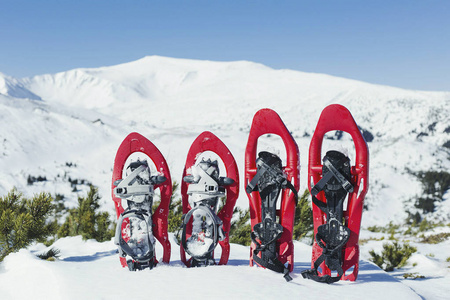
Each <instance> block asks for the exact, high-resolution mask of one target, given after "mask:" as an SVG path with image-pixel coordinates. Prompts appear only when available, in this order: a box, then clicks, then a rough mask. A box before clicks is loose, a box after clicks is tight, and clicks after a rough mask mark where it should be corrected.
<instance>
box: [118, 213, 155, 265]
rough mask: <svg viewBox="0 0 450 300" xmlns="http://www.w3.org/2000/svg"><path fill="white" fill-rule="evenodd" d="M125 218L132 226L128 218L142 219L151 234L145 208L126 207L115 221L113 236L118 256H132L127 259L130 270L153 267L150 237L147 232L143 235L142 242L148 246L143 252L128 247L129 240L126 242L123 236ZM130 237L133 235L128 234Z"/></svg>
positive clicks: (149, 216) (149, 218)
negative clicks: (132, 208)
mask: <svg viewBox="0 0 450 300" xmlns="http://www.w3.org/2000/svg"><path fill="white" fill-rule="evenodd" d="M125 218H128V219H129V222H130V227H131V226H133V225H132V224H131V222H132V221H131V220H130V219H131V218H136V219H138V220H140V221H143V224H145V225H146V230H147V232H148V233H150V234H151V226H150V224H151V215H150V213H149V212H147V211H145V210H142V209H138V210H136V209H134V210H130V209H129V208H127V209H126V210H125V211H124V212H123V213H122V214H121V215H120V217H119V220H118V222H117V226H116V233H115V236H114V244H116V245H117V246H118V249H119V255H120V256H122V257H126V256H127V255H128V256H130V257H131V258H132V260H129V261H127V264H128V268H129V269H130V270H131V271H135V270H142V269H144V268H147V267H149V268H150V269H151V268H153V266H154V256H155V254H154V246H153V243H152V241H151V239H150V234H147V235H146V236H145V237H144V239H145V242H143V243H144V244H145V246H146V247H148V249H146V251H145V253H138V251H136V250H135V249H133V248H132V247H130V245H129V244H128V243H129V241H128V242H127V241H125V239H124V238H123V235H122V224H123V222H124V219H125ZM130 231H131V232H132V229H130ZM131 238H133V237H132V236H130V239H131Z"/></svg>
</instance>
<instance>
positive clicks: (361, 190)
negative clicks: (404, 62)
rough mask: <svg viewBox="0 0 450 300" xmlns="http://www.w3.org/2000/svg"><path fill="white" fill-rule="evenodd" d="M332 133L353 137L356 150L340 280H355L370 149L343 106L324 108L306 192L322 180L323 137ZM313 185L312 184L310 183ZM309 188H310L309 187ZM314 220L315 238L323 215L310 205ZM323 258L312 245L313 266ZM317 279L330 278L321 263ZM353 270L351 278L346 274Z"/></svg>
mask: <svg viewBox="0 0 450 300" xmlns="http://www.w3.org/2000/svg"><path fill="white" fill-rule="evenodd" d="M333 130H340V131H344V132H347V133H349V134H350V135H351V136H352V139H353V143H354V145H355V148H356V162H355V164H354V165H353V166H352V167H351V174H352V180H351V182H352V184H353V186H354V191H353V192H352V193H350V194H349V195H348V202H347V203H348V205H347V207H344V219H345V223H346V226H347V227H348V228H349V229H350V238H349V240H348V242H347V244H345V246H344V248H343V256H342V257H343V266H342V269H343V270H344V275H343V276H342V278H341V279H342V280H350V281H354V280H356V278H357V276H358V269H359V246H358V239H359V230H360V226H361V216H362V211H363V203H364V197H365V195H366V193H367V190H368V188H369V149H368V147H367V143H366V141H365V140H364V137H363V136H362V135H361V132H360V131H359V128H358V125H356V122H355V120H354V119H353V117H352V115H351V113H350V112H349V111H348V110H347V108H345V107H344V106H342V105H339V104H332V105H329V106H327V107H326V108H325V109H324V110H323V111H322V114H321V115H320V118H319V121H318V123H317V127H316V130H315V131H314V135H313V137H312V140H311V144H310V147H309V164H308V180H309V184H308V188H309V190H310V191H311V188H312V186H314V185H315V184H316V183H317V182H318V181H319V180H320V179H321V178H322V163H321V162H322V142H323V138H324V135H325V133H327V132H329V131H333ZM312 182H313V183H312ZM311 185H312V186H311ZM317 198H318V199H319V200H320V201H322V202H325V203H326V199H325V194H324V192H323V191H322V192H320V193H319V194H318V195H317ZM313 217H314V235H316V233H317V228H318V227H319V226H320V225H323V224H325V223H326V214H325V213H324V212H322V211H321V210H320V209H319V208H318V207H317V206H316V205H313ZM321 254H322V248H320V247H319V246H318V245H317V243H316V241H314V244H313V251H312V262H311V265H312V266H313V267H314V262H315V261H316V260H317V258H319V256H320V255H321ZM320 267H321V269H322V272H319V275H320V276H323V275H330V274H331V272H330V270H329V269H328V268H327V267H326V266H325V263H323V264H322V265H321V266H320ZM352 267H353V271H352V272H351V273H350V274H345V271H348V270H349V269H351V268H352Z"/></svg>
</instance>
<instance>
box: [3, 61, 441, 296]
mask: <svg viewBox="0 0 450 300" xmlns="http://www.w3.org/2000/svg"><path fill="white" fill-rule="evenodd" d="M331 103H339V104H342V105H345V106H346V107H347V108H348V109H349V110H350V111H351V112H352V114H353V116H354V118H355V120H356V122H357V123H358V125H359V126H360V127H361V128H362V129H363V130H364V131H366V132H370V134H371V135H372V136H373V141H371V142H370V143H369V149H370V155H371V156H370V188H369V193H368V195H367V197H366V205H367V207H368V211H365V212H364V216H363V227H367V226H371V225H385V224H387V223H388V222H389V221H394V222H398V223H402V222H403V221H404V219H405V217H406V212H405V210H406V209H410V208H411V207H412V205H413V201H412V199H413V198H414V197H415V196H416V195H419V194H420V193H421V185H420V183H419V182H418V180H417V179H416V178H415V177H414V176H412V175H411V174H409V173H408V172H407V169H411V170H413V171H420V170H430V169H432V170H449V169H450V161H449V149H448V148H446V147H443V145H444V144H445V143H446V142H448V141H450V92H422V91H410V90H403V89H398V88H393V87H387V86H380V85H373V84H369V83H365V82H360V81H355V80H349V79H344V78H338V77H333V76H329V75H325V74H313V73H304V72H298V71H292V70H274V69H271V68H268V67H266V66H263V65H260V64H256V63H252V62H247V61H239V62H211V61H198V60H185V59H173V58H166V57H159V56H150V57H145V58H143V59H141V60H138V61H134V62H130V63H126V64H122V65H117V66H111V67H102V68H95V69H76V70H71V71H67V72H62V73H58V74H47V75H41V76H36V77H33V78H23V79H16V78H12V77H9V76H7V75H4V74H1V73H0V119H1V120H2V130H1V131H0V142H1V143H2V144H1V145H2V148H1V152H0V193H1V194H2V195H3V194H5V193H6V192H7V191H9V190H10V189H11V188H12V187H13V186H15V187H17V188H18V189H19V190H20V191H22V192H24V193H25V194H27V195H31V194H33V193H35V192H40V191H48V192H50V193H52V194H63V195H64V196H65V197H66V199H67V203H68V204H69V205H75V203H76V197H77V195H84V194H85V191H86V189H87V186H86V185H83V184H78V185H73V184H71V183H70V181H73V180H74V179H78V180H79V181H81V180H84V182H91V183H93V184H95V185H96V186H98V187H99V189H100V193H101V195H102V196H103V198H102V201H103V207H102V208H103V209H104V210H108V211H110V212H112V211H113V205H112V201H111V199H110V190H109V189H110V180H111V174H112V163H113V160H114V156H115V152H116V150H117V148H118V146H119V145H120V143H121V141H122V140H123V138H124V137H125V136H126V135H127V134H128V133H130V132H132V131H137V132H139V133H141V134H143V135H144V136H146V137H148V138H149V139H150V140H151V141H152V142H153V143H154V144H155V145H156V146H157V147H158V148H159V149H160V150H161V152H162V153H163V155H164V156H165V158H166V160H167V162H168V164H169V167H170V171H171V175H172V180H176V181H178V182H179V181H180V180H181V174H182V170H183V167H184V161H185V158H186V154H187V151H188V149H189V146H190V145H191V143H192V141H193V140H194V139H195V138H196V137H197V136H198V135H199V134H200V133H201V132H202V131H204V130H210V131H212V132H213V133H214V134H216V135H217V136H218V137H219V138H221V139H222V140H223V141H224V143H225V144H226V145H227V146H228V147H229V148H230V150H231V152H232V153H233V155H234V156H235V158H236V161H237V163H238V166H239V169H240V172H241V178H243V177H244V176H243V165H244V149H245V146H246V142H247V138H248V131H249V129H250V125H251V121H252V117H253V115H254V114H255V112H256V111H257V110H259V109H261V108H264V107H269V108H272V109H274V110H275V111H277V112H278V114H279V115H280V116H281V118H282V119H283V121H284V122H285V124H286V126H287V127H288V129H289V130H290V131H291V132H292V134H293V136H294V137H295V139H296V141H297V143H298V145H299V148H300V158H301V167H302V169H301V190H303V189H305V188H306V172H307V153H308V147H309V142H310V136H311V135H312V133H313V131H314V128H315V126H316V122H317V120H318V118H319V115H320V112H321V110H322V109H323V108H324V107H325V106H327V105H328V104H331ZM331 135H332V134H331ZM261 142H262V146H261V149H260V150H262V149H263V148H264V149H269V150H275V151H277V149H276V148H277V147H281V142H280V139H278V138H277V137H274V136H271V137H265V138H262V139H261ZM342 145H344V146H343V147H344V148H346V149H347V150H348V151H349V154H350V157H352V156H353V157H354V150H353V148H352V145H351V141H350V140H349V138H348V137H346V136H344V138H343V140H340V141H336V140H326V141H325V143H324V148H323V150H324V151H325V150H326V149H328V148H336V147H338V148H340V147H342ZM283 151H284V150H281V151H280V152H279V154H280V155H281V157H285V153H284V152H283ZM29 176H32V177H35V178H37V177H38V176H43V177H44V176H45V179H46V180H45V181H41V182H34V183H33V184H32V185H28V184H27V179H28V178H29ZM74 187H75V188H74ZM74 190H76V191H74ZM238 205H239V206H241V207H244V208H246V207H248V200H247V197H246V195H245V192H244V189H243V188H242V187H241V195H240V197H239V199H238ZM433 218H434V219H436V220H443V221H444V222H446V223H449V220H450V199H449V197H448V193H447V195H446V200H445V201H443V202H442V203H441V204H440V207H439V209H438V211H437V212H436V213H435V214H434V215H433ZM60 242H61V243H63V244H62V245H58V247H60V248H61V249H62V250H63V249H64V250H65V249H66V248H67V249H68V248H70V247H74V248H76V250H74V251H75V253H73V254H70V253H68V252H66V254H65V253H64V252H65V251H66V250H65V251H62V254H63V257H62V259H61V261H59V262H56V263H54V264H51V263H47V262H41V261H38V260H36V259H35V258H34V257H32V256H31V254H30V253H29V251H30V250H24V251H22V252H20V253H17V254H12V255H10V257H8V258H7V259H6V260H5V262H4V263H2V264H0V292H1V291H3V290H4V291H9V292H11V291H12V290H7V288H6V287H4V285H3V282H6V283H7V282H9V281H12V280H13V279H12V278H20V276H24V274H27V273H31V275H30V276H29V277H30V279H34V280H37V279H36V278H35V277H36V276H35V275H36V274H35V273H33V271H31V270H30V267H25V268H24V270H26V272H25V271H20V270H19V269H20V268H17V267H18V266H20V264H21V261H22V260H24V261H26V262H28V263H29V264H30V266H35V267H39V268H41V267H42V269H43V270H47V271H48V274H52V275H51V276H53V277H55V278H59V277H60V275H61V272H63V273H70V274H73V275H70V274H69V275H67V276H63V277H62V279H61V280H62V283H61V284H62V286H64V287H65V288H64V289H62V290H61V291H60V292H61V293H63V295H64V296H63V297H62V298H67V297H69V296H68V295H67V294H65V293H66V290H65V289H69V290H70V291H72V290H73V289H76V288H79V286H80V285H79V284H77V285H76V287H70V286H71V282H72V281H75V282H77V281H78V282H79V280H81V281H82V282H85V283H86V286H87V287H90V288H86V289H82V290H81V292H85V293H88V291H90V292H91V293H92V291H91V290H92V287H93V286H92V284H95V283H96V282H98V283H99V285H102V288H101V290H102V291H104V292H105V293H109V292H108V291H109V289H110V287H112V286H119V285H120V283H121V282H122V280H121V281H119V279H120V278H121V276H125V277H126V278H130V279H131V278H133V280H135V282H136V284H138V285H146V284H147V282H148V281H155V280H157V283H159V285H162V284H163V282H164V279H168V278H174V276H180V277H179V278H178V277H177V279H178V280H180V281H181V279H182V276H190V275H188V274H191V273H186V272H191V270H184V269H181V267H180V266H179V265H177V264H176V261H177V260H178V259H179V258H176V257H178V256H177V254H175V255H174V257H175V258H172V260H175V265H174V266H173V267H174V268H179V269H180V270H177V271H179V272H172V271H171V270H172V269H173V268H172V266H170V267H162V268H160V271H157V270H154V271H156V272H161V273H159V274H160V275H161V276H156V278H155V277H153V276H154V275H151V274H150V273H148V275H140V274H137V275H133V274H134V273H132V274H129V273H127V272H125V271H123V270H120V269H119V268H118V265H117V264H118V263H117V261H116V260H117V257H116V254H115V253H112V252H111V251H112V249H113V248H114V247H112V244H111V243H109V244H101V245H99V244H96V243H93V245H92V247H93V249H92V251H91V250H89V251H87V252H86V253H85V252H77V251H84V250H80V249H82V248H83V247H86V244H84V242H74V241H72V240H69V241H67V243H68V244H67V245H65V244H64V243H65V242H64V241H60ZM72 242H73V243H74V244H73V245H72V244H71V243H72ZM70 245H72V246H70ZM36 247H37V248H39V247H42V245H41V246H39V245H38V246H36ZM233 247H234V248H233V249H232V256H233V255H235V256H233V258H232V259H234V260H236V261H237V262H235V263H234V264H236V265H238V266H237V268H239V269H242V274H243V275H242V277H239V276H240V275H239V276H238V277H236V274H235V273H240V272H235V271H233V270H234V269H232V270H231V271H227V272H229V273H224V274H222V271H219V272H215V271H212V270H215V269H216V268H212V269H211V271H209V270H210V269H208V270H205V271H195V270H194V271H192V272H198V273H201V272H206V273H201V274H206V276H208V277H211V279H210V280H211V281H212V282H214V279H212V278H213V277H219V278H221V280H233V282H236V283H235V285H236V286H237V287H239V288H236V289H235V291H234V290H233V291H232V292H234V293H236V294H235V296H239V293H242V292H243V290H245V292H246V293H248V290H249V288H248V286H245V287H244V285H243V284H242V283H241V282H242V281H244V280H249V279H247V277H246V276H247V275H248V274H250V273H251V274H253V273H254V272H261V270H254V269H249V268H247V267H244V265H246V264H247V262H246V261H245V262H242V260H248V249H247V248H245V249H242V251H241V250H239V249H240V246H237V245H234V246H233ZM304 247H305V246H304V245H303V244H301V243H297V244H296V270H299V269H305V268H307V261H308V260H309V255H310V250H309V249H305V248H304ZM371 247H372V248H374V247H375V245H371V244H370V243H369V244H368V245H367V246H363V251H362V253H363V258H364V259H366V260H367V259H368V254H367V253H368V251H369V250H370V249H371ZM376 247H381V243H378V244H377V245H376ZM433 247H434V246H433ZM436 247H438V248H433V250H432V251H433V252H435V253H436V252H442V253H449V252H448V251H450V249H448V243H447V244H446V246H445V245H437V246H436ZM439 247H444V248H442V249H441V248H439ZM175 248H176V247H175ZM39 249H40V250H41V248H39ZM176 249H177V248H176ZM235 249H236V250H235ZM439 249H441V250H439ZM31 250H32V251H34V250H35V249H31ZM67 251H68V250H67ZM177 251H178V250H175V252H177ZM234 251H236V254H233V253H234ZM297 251H299V252H300V253H298V254H297ZM427 251H431V250H429V249H427V248H424V249H422V250H421V251H420V253H419V254H417V255H418V256H416V257H415V259H416V260H417V261H419V262H421V263H419V264H418V266H417V268H419V270H421V269H420V267H421V266H428V269H426V270H427V271H426V272H432V271H430V270H433V266H434V267H436V266H437V268H438V269H439V270H440V271H439V272H441V273H440V275H439V276H437V277H436V278H435V279H436V280H435V281H432V280H428V281H422V282H419V284H420V285H422V283H423V284H424V286H425V287H424V288H420V287H419V290H420V291H419V294H420V295H428V294H427V292H428V293H430V292H429V289H430V288H427V287H431V286H433V284H434V286H433V287H441V286H442V284H441V283H440V282H441V281H442V280H444V281H445V280H448V278H449V275H448V273H449V271H448V268H447V266H448V263H447V264H446V263H445V258H446V257H447V256H448V255H447V256H445V254H443V255H442V256H443V257H440V258H439V259H438V260H436V261H433V259H430V258H429V257H425V256H426V254H427ZM244 252H245V253H244ZM98 253H99V254H98ZM72 256H73V257H80V256H81V257H82V258H79V259H78V262H79V263H77V264H75V263H74V262H73V261H70V259H69V260H67V258H70V257H72ZM241 265H242V266H241ZM363 266H364V267H363V270H362V274H366V275H362V276H361V277H362V278H363V279H362V280H361V281H358V284H353V285H351V286H352V288H351V289H352V290H354V289H356V287H359V286H361V287H360V288H361V294H363V293H364V294H373V295H377V296H379V295H378V294H377V293H376V291H377V290H379V289H380V288H381V289H386V288H387V289H390V288H391V286H395V288H394V289H393V293H394V294H393V296H395V295H398V297H403V296H405V297H404V298H406V296H408V297H407V298H411V297H410V296H411V295H410V294H408V293H410V292H411V291H410V290H409V289H408V288H406V290H404V288H405V287H404V286H403V287H398V288H397V286H402V285H401V284H400V283H399V281H398V280H397V279H392V278H391V277H390V276H388V275H385V274H384V273H383V272H380V271H379V270H377V269H376V268H375V267H373V266H372V265H370V263H368V262H364V264H363ZM230 268H232V267H230ZM99 269H107V270H108V274H109V275H108V277H107V278H105V279H103V280H100V279H96V280H98V281H92V278H91V277H89V276H88V275H87V274H90V272H91V271H92V270H99ZM222 269H227V270H228V267H225V268H222ZM68 270H71V272H67V271H68ZM422 271H423V270H421V272H422ZM119 272H122V273H119ZM152 272H153V271H152ZM209 272H211V273H209ZM33 274H34V275H33ZM145 274H147V273H145ZM227 274H228V275H227ZM264 274H265V273H264ZM268 274H270V275H267V276H268V278H274V280H278V279H279V278H278V276H277V275H272V274H271V273H268ZM199 276H200V275H199ZM220 276H224V277H220ZM227 276H228V277H227ZM264 276H266V275H264ZM364 276H366V277H364ZM230 277H231V278H230ZM364 278H366V279H367V280H365V279H364ZM195 279H197V280H198V281H201V280H200V279H199V278H197V277H193V279H192V280H193V281H192V282H191V281H188V282H190V284H191V285H192V284H195ZM8 280H9V281H8ZM83 280H84V281H83ZM251 280H253V279H251ZM264 280H269V279H264ZM264 280H262V281H261V282H262V283H261V285H260V286H259V285H258V284H259V283H257V282H253V283H252V284H255V289H254V290H258V289H262V288H263V287H264V286H265V285H269V284H270V283H269V282H266V281H264ZM294 280H295V283H298V284H300V285H301V287H298V288H299V289H300V290H297V289H293V290H290V288H288V290H289V291H290V292H291V294H295V295H298V296H299V297H300V296H301V295H302V294H303V291H304V292H305V293H307V294H308V293H311V292H312V293H313V294H312V295H314V290H315V287H316V284H315V283H312V282H309V281H303V280H300V276H299V275H298V272H297V277H296V278H295V279H294ZM91 281H92V282H91ZM219 281H220V280H218V281H217V282H219ZM87 282H91V283H89V284H88V283H87ZM430 282H434V283H433V284H432V283H430ZM42 284H43V286H48V285H49V284H48V283H47V285H45V283H44V282H43V283H42ZM280 284H284V283H280ZM347 284H348V283H342V285H343V286H344V287H343V288H347ZM103 285H105V286H103ZM186 285H187V283H186ZM51 286H52V287H53V288H56V287H54V286H53V285H51ZM69 287H70V288H69ZM165 287H166V290H170V292H173V293H176V291H172V290H171V289H170V287H168V286H167V285H166V286H165ZM184 287H185V289H187V286H184ZM305 287H307V288H306V290H302V289H305ZM36 288H38V287H36ZM240 288H242V289H240ZM2 289H3V290H2ZM334 289H339V288H334V287H331V288H329V289H327V290H326V293H328V292H329V293H331V294H332V293H334V292H336V291H335V290H334ZM376 289H377V290H376ZM21 292H23V293H26V292H27V291H21ZM447 292H449V290H447ZM58 293H59V292H55V294H54V296H55V298H61V297H60V296H58V295H59V294H58ZM218 293H219V291H218ZM403 293H406V294H403ZM361 294H359V292H356V294H355V298H358V296H360V295H361ZM24 295H25V294H24ZM74 295H76V294H74ZM172 295H174V296H176V295H177V294H172ZM308 295H309V294H308ZM431 295H432V296H433V297H435V298H436V299H439V297H438V296H439V295H437V294H431ZM97 296H98V297H97ZM74 298H75V296H74ZM93 298H100V295H97V294H96V295H94V296H93ZM105 298H109V297H105ZM269 298H270V297H269ZM426 298H428V297H426ZM411 299H412V298H411Z"/></svg>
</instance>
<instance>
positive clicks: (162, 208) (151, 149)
mask: <svg viewBox="0 0 450 300" xmlns="http://www.w3.org/2000/svg"><path fill="white" fill-rule="evenodd" d="M135 152H142V153H144V154H146V155H147V156H148V157H150V159H151V160H152V161H153V163H154V164H155V166H156V168H157V170H158V172H160V173H162V175H163V176H165V177H166V178H167V179H166V181H165V182H163V183H161V184H159V185H156V186H155V190H156V189H158V188H159V190H160V193H161V203H160V204H159V206H158V208H157V209H156V210H155V212H154V213H153V216H152V221H153V224H154V226H153V235H154V236H155V238H156V239H157V240H158V241H159V242H160V243H161V245H162V246H163V251H164V253H163V259H162V260H163V262H165V263H169V261H170V242H169V236H168V234H167V226H168V221H167V218H168V215H169V204H170V198H171V196H172V180H171V177H170V172H169V168H168V166H167V163H166V160H165V159H164V156H163V155H162V154H161V152H160V151H159V150H158V148H156V146H155V145H154V144H153V143H152V142H150V141H149V140H148V139H147V138H145V137H144V136H142V135H140V134H139V133H136V132H132V133H130V134H129V135H128V136H127V137H126V138H125V139H124V140H123V142H122V144H120V147H119V149H118V150H117V154H116V158H115V159H114V171H113V176H112V183H111V190H112V191H111V195H112V199H113V201H114V205H115V208H116V214H117V218H119V216H120V214H121V213H122V212H123V211H124V208H123V207H122V200H121V199H120V198H118V197H116V196H115V195H114V188H115V187H116V186H115V185H114V182H116V181H117V180H119V179H122V171H123V168H124V165H125V162H126V160H127V158H128V157H129V156H130V155H131V154H132V153H135ZM120 262H121V264H122V266H123V267H126V266H127V262H126V259H125V258H124V257H121V258H120Z"/></svg>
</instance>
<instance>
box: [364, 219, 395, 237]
mask: <svg viewBox="0 0 450 300" xmlns="http://www.w3.org/2000/svg"><path fill="white" fill-rule="evenodd" d="M399 229H400V225H398V224H394V223H392V221H391V222H389V224H387V225H386V226H384V227H382V226H376V225H374V226H369V227H368V228H367V230H369V231H371V232H383V233H388V234H390V237H389V239H391V240H394V239H395V238H394V234H396V233H397V232H398V231H399Z"/></svg>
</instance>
